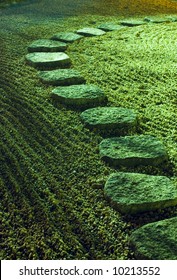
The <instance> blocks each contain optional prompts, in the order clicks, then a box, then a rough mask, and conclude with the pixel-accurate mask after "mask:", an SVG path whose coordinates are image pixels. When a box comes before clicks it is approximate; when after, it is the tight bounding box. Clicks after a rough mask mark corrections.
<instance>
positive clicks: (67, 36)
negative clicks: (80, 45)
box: [51, 32, 83, 43]
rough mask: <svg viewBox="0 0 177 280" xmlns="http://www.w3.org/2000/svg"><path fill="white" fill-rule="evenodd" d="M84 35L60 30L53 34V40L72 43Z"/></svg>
mask: <svg viewBox="0 0 177 280" xmlns="http://www.w3.org/2000/svg"><path fill="white" fill-rule="evenodd" d="M82 38H83V36H81V35H79V34H76V33H73V32H60V33H57V34H55V35H53V36H52V38H51V39H52V40H58V41H62V42H66V43H72V42H74V41H77V40H80V39H82Z"/></svg>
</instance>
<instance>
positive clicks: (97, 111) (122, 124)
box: [81, 107, 137, 135]
mask: <svg viewBox="0 0 177 280" xmlns="http://www.w3.org/2000/svg"><path fill="white" fill-rule="evenodd" d="M81 119H82V121H83V122H84V123H85V125H86V126H88V127H89V128H96V129H98V130H101V131H105V132H108V131H109V132H110V133H109V134H114V135H116V134H117V135H124V134H127V133H128V132H129V131H131V130H133V129H134V128H135V127H136V124H137V116H136V114H135V113H134V111H133V110H131V109H126V108H122V107H97V108H91V109H87V110H86V111H84V112H82V113H81Z"/></svg>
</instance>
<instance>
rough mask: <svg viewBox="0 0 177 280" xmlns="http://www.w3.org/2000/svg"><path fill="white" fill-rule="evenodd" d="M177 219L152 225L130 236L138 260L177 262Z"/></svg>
mask: <svg viewBox="0 0 177 280" xmlns="http://www.w3.org/2000/svg"><path fill="white" fill-rule="evenodd" d="M176 236H177V217H174V218H171V219H165V220H163V221H159V222H154V223H150V224H147V225H144V226H142V227H140V228H139V229H137V230H135V231H134V232H133V233H132V235H131V236H130V244H131V245H132V247H133V249H134V251H135V256H136V258H137V259H144V260H145V259H148V260H177V242H176Z"/></svg>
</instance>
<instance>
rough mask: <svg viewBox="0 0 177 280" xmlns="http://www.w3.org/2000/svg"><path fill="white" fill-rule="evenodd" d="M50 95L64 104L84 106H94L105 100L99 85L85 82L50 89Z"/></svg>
mask: <svg viewBox="0 0 177 280" xmlns="http://www.w3.org/2000/svg"><path fill="white" fill-rule="evenodd" d="M52 97H53V98H54V99H55V100H58V101H59V102H62V103H64V104H66V105H72V106H78V107H84V108H89V107H94V106H97V105H100V104H102V103H105V101H106V96H105V95H104V92H103V91H102V90H101V89H100V88H99V87H97V86H94V85H85V84H82V85H71V86H68V87H57V88H55V89H54V90H53V91H52Z"/></svg>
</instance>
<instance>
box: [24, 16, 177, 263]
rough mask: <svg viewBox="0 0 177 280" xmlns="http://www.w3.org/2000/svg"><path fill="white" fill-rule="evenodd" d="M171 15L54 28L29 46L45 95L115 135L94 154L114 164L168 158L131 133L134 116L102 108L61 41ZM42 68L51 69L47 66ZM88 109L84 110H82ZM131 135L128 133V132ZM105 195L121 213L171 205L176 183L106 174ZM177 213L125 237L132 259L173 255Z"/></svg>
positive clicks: (99, 94) (150, 140)
mask: <svg viewBox="0 0 177 280" xmlns="http://www.w3.org/2000/svg"><path fill="white" fill-rule="evenodd" d="M175 21H177V17H174V16H172V17H164V18H158V17H146V18H145V19H144V20H138V21H137V20H129V19H128V20H123V21H120V22H119V23H118V24H114V23H110V22H107V23H103V24H100V25H99V26H98V27H97V28H91V27H86V28H82V29H79V30H77V31H76V32H60V33H57V34H55V35H53V36H52V38H51V39H40V40H36V41H34V42H33V43H32V44H31V45H30V46H29V47H28V52H29V54H27V55H26V61H27V62H28V63H29V64H30V65H31V66H33V67H37V68H42V69H44V70H45V71H40V72H39V73H38V76H39V79H40V80H41V82H43V83H46V84H49V85H54V86H58V87H56V88H54V89H53V90H52V93H51V97H52V98H53V99H54V100H56V101H57V102H61V103H63V104H65V105H66V106H68V105H69V106H73V107H74V108H75V107H76V108H80V109H83V108H87V110H85V111H83V112H82V113H81V114H80V117H81V121H82V122H83V123H84V124H85V126H88V127H89V128H90V129H94V131H97V132H98V133H99V132H100V131H101V132H104V133H105V135H107V134H110V135H111V136H112V135H116V136H119V137H111V138H106V139H104V140H103V141H102V142H101V143H100V145H99V150H100V157H101V158H102V160H105V161H107V162H108V163H109V164H111V165H113V166H114V167H115V168H116V167H117V166H124V168H126V167H129V168H130V167H136V166H140V165H151V166H157V165H161V164H162V163H163V162H165V161H168V155H167V152H166V150H165V147H164V146H163V144H162V143H161V141H160V140H159V139H157V138H156V137H154V136H151V135H132V133H134V134H135V133H136V127H137V125H138V116H137V115H136V114H135V112H134V111H133V110H131V109H127V108H121V107H107V106H106V102H107V97H106V96H105V94H104V92H103V90H102V89H100V88H98V87H97V86H95V85H89V84H86V80H85V78H84V77H82V75H81V74H80V73H79V72H78V71H76V70H75V69H73V68H72V69H63V68H66V67H69V66H71V61H70V58H69V57H68V55H67V54H65V53H64V51H66V50H67V44H69V43H72V42H74V41H77V40H81V39H83V38H84V37H89V36H101V35H104V34H105V33H106V32H110V31H114V30H117V31H118V30H121V29H122V28H129V27H134V26H138V25H144V24H155V23H159V24H160V23H162V24H163V23H167V22H175ZM48 67H50V68H51V67H57V69H55V70H47V68H48ZM88 108H89V109H88ZM129 134H131V135H129ZM104 194H105V198H106V199H108V201H109V202H110V205H111V206H112V207H114V208H116V209H118V211H119V212H121V213H123V214H127V213H129V214H133V215H136V214H137V213H141V212H148V211H155V210H157V209H163V208H166V207H169V206H175V205H177V187H176V186H175V185H174V184H173V183H172V181H171V180H170V179H169V178H167V177H165V176H152V175H147V174H140V173H133V172H132V173H130V172H129V173H127V172H116V173H113V174H111V175H110V176H109V178H108V179H107V182H106V184H105V186H104ZM176 229H177V217H175V218H172V219H167V220H164V221H160V222H155V223H151V224H146V225H145V226H143V227H141V228H139V229H137V230H135V231H134V232H133V233H132V235H131V236H130V244H131V245H132V246H133V248H134V250H135V255H136V257H137V258H142V259H146V258H147V259H177V246H176V244H177V243H176V236H177V230H176Z"/></svg>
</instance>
